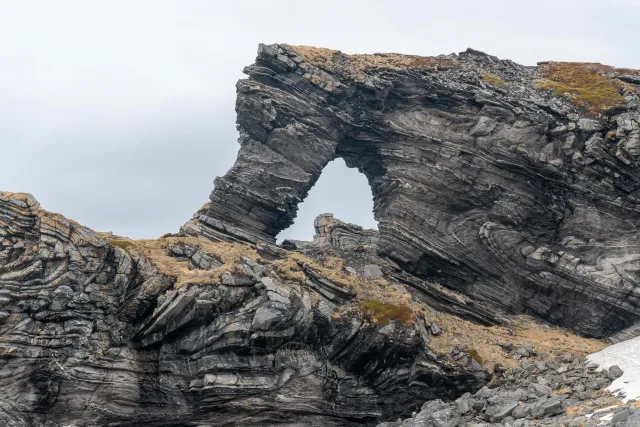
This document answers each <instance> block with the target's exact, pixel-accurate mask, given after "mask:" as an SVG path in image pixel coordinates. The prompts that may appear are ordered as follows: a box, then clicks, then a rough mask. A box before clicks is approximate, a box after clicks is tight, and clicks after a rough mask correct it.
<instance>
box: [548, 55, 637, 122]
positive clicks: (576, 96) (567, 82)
mask: <svg viewBox="0 0 640 427" xmlns="http://www.w3.org/2000/svg"><path fill="white" fill-rule="evenodd" d="M615 70H616V69H615V68H613V67H610V66H607V65H602V64H598V63H583V62H549V63H545V64H542V65H541V66H540V75H541V76H542V77H543V79H542V80H539V81H538V82H537V83H536V84H537V86H538V87H540V88H546V89H552V90H553V91H554V92H555V94H556V95H557V96H563V97H566V98H569V99H570V100H571V102H573V103H574V104H575V105H577V106H579V107H582V108H583V109H584V110H586V112H588V113H592V114H599V113H602V112H604V111H607V110H610V109H612V108H615V107H618V106H621V105H624V102H625V100H624V98H623V96H622V95H621V94H620V90H621V83H620V82H618V81H617V80H614V79H609V78H606V77H603V75H602V74H604V73H608V72H615Z"/></svg>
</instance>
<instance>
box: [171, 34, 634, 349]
mask: <svg viewBox="0 0 640 427" xmlns="http://www.w3.org/2000/svg"><path fill="white" fill-rule="evenodd" d="M244 71H245V73H246V74H247V75H248V76H249V78H248V79H245V80H241V81H239V82H238V85H237V92H238V97H237V103H236V111H237V113H238V119H237V123H238V129H239V132H240V138H239V142H240V151H239V154H238V158H237V160H236V163H235V165H234V166H233V167H232V168H231V170H230V171H229V172H228V173H227V174H226V175H225V176H224V177H221V178H217V179H216V181H215V189H214V191H213V192H212V194H211V197H210V203H209V204H208V205H207V206H206V207H204V208H203V209H202V210H201V211H200V212H198V213H197V214H196V216H195V218H194V219H193V220H192V221H190V222H189V223H187V224H186V225H185V227H183V232H185V233H187V234H195V235H204V236H207V237H208V238H213V239H239V240H244V241H250V242H257V241H266V242H273V241H274V237H275V236H276V235H277V234H278V233H279V232H280V231H281V230H282V229H284V228H286V227H288V226H289V225H290V224H291V223H292V222H293V219H294V218H295V214H296V210H297V205H298V203H300V202H301V201H302V200H303V199H304V198H305V196H306V195H307V193H308V191H309V190H310V189H311V187H312V186H313V184H314V183H315V182H316V180H317V179H318V177H319V176H320V173H321V171H322V169H323V168H324V166H325V165H326V164H327V163H328V162H329V161H331V160H332V159H334V158H335V157H342V158H344V159H345V161H346V162H347V165H348V166H350V167H357V168H358V169H359V170H361V171H362V172H363V173H364V174H365V175H366V176H367V179H368V181H369V183H370V185H371V189H372V193H373V197H374V215H375V218H376V220H377V221H378V223H379V230H380V239H379V242H378V253H379V254H380V255H381V256H383V257H385V258H387V259H389V260H391V261H392V262H393V263H395V265H397V266H398V267H399V268H400V269H402V270H404V271H406V272H409V273H411V274H414V275H417V276H419V277H422V278H435V279H437V280H440V281H442V282H443V283H444V284H446V285H447V286H450V287H452V288H455V289H457V290H459V291H462V292H465V293H468V294H472V295H473V297H474V299H475V300H476V301H478V302H481V303H486V304H489V305H491V306H493V307H494V308H495V309H497V310H498V311H500V310H505V311H512V312H526V313H531V314H536V315H539V316H542V317H544V318H546V319H549V320H551V321H553V322H556V323H559V324H563V325H566V326H569V327H572V328H574V329H576V330H578V331H580V332H581V333H584V334H587V335H593V336H600V337H601V336H607V335H609V334H611V333H613V332H615V331H617V330H620V329H623V328H625V327H628V326H630V325H632V324H633V323H635V322H636V321H637V320H638V318H639V317H640V309H639V307H640V302H639V300H638V297H639V296H640V288H639V287H638V284H640V233H639V232H638V230H639V229H640V203H639V202H638V199H637V198H636V197H635V196H634V194H637V193H638V190H639V189H640V180H639V179H638V178H637V177H638V176H639V175H638V152H636V151H634V150H633V149H629V147H630V146H631V147H634V146H635V145H634V144H636V142H637V128H638V125H637V123H638V120H639V119H638V113H637V112H636V111H635V108H636V107H635V105H636V104H634V102H636V101H633V99H637V96H636V97H635V98H633V99H631V97H630V98H629V104H628V106H627V108H626V110H625V112H623V113H621V114H619V115H618V116H611V117H610V118H609V119H608V120H595V119H594V118H592V117H589V116H587V115H585V113H584V111H582V110H577V109H576V107H575V106H572V105H571V104H569V103H568V102H566V101H563V100H562V99H559V98H553V99H549V98H548V93H547V92H543V91H541V90H540V89H539V88H538V87H537V86H536V84H535V80H536V79H537V78H539V72H540V71H539V69H537V68H536V67H524V66H520V65H517V64H514V63H513V62H511V61H501V60H498V59H497V58H495V57H491V56H488V55H486V54H483V53H481V52H476V51H473V50H468V51H467V52H463V53H461V54H460V55H454V56H450V57H447V58H443V57H439V58H418V57H407V56H398V55H395V56H394V55H370V56H367V55H352V56H349V55H343V54H341V53H340V52H336V51H328V50H322V49H311V48H291V47H290V46H286V45H272V46H264V45H261V47H260V50H259V52H258V57H257V58H256V62H255V64H253V65H251V66H249V67H246V68H245V70H244ZM487 75H490V76H494V77H496V76H500V77H496V78H497V79H498V80H495V79H494V80H490V81H492V82H493V83H491V84H489V83H487V79H486V76H487ZM503 79H504V80H503ZM545 96H546V97H547V98H545ZM630 96H631V95H630ZM636 103H637V102H636ZM612 132H613V133H612ZM634 132H635V133H634ZM611 135H619V139H618V140H617V143H616V141H611V140H610V141H611V142H607V139H606V138H607V137H610V136H611ZM634 141H636V142H634ZM610 143H613V145H610V146H608V145H607V144H610ZM616 144H617V145H616ZM616 147H617V148H616ZM616 150H617V151H616ZM614 171H615V174H614Z"/></svg>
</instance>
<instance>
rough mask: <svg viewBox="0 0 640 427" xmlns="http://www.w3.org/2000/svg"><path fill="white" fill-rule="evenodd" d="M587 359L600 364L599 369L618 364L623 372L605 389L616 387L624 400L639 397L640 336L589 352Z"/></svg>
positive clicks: (612, 390)
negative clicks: (595, 351) (622, 394)
mask: <svg viewBox="0 0 640 427" xmlns="http://www.w3.org/2000/svg"><path fill="white" fill-rule="evenodd" d="M587 359H588V360H589V361H591V362H594V363H597V364H598V365H600V367H599V369H601V368H606V369H608V368H609V367H611V366H613V365H618V366H619V367H620V369H622V370H623V371H624V374H623V375H622V376H621V377H620V378H618V379H616V380H615V381H614V382H613V383H612V384H611V385H610V386H609V387H607V389H608V390H609V391H610V392H612V393H613V392H615V391H616V390H618V389H619V390H620V391H622V393H624V395H625V398H624V401H625V402H626V401H628V400H629V399H638V398H640V337H636V338H633V339H630V340H627V341H623V342H621V343H618V344H614V345H612V346H609V347H607V348H605V349H603V350H600V351H599V352H597V353H593V354H590V355H589V356H587Z"/></svg>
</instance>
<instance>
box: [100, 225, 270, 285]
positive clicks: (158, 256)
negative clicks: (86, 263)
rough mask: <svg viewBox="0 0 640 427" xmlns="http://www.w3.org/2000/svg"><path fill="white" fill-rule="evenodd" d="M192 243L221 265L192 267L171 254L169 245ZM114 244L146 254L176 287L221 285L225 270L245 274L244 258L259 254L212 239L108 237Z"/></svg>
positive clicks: (236, 245)
mask: <svg viewBox="0 0 640 427" xmlns="http://www.w3.org/2000/svg"><path fill="white" fill-rule="evenodd" d="M179 242H181V243H192V244H196V245H198V246H200V248H201V250H202V251H204V252H205V253H207V254H210V255H213V256H214V257H215V258H217V259H219V260H220V261H222V263H223V264H222V265H221V266H220V267H218V268H215V269H212V270H189V268H188V266H187V263H186V262H184V261H181V260H178V259H177V258H175V257H173V256H170V255H169V246H171V245H172V244H174V243H179ZM109 244H111V245H112V246H115V247H118V248H120V249H123V250H125V251H127V252H131V251H136V252H138V253H140V254H141V255H143V256H144V257H146V258H147V259H148V260H149V261H150V262H151V263H152V264H153V265H154V266H155V267H156V268H157V269H158V271H159V272H160V274H162V275H164V276H167V277H172V278H174V279H175V285H174V287H175V288H179V287H182V286H187V285H189V284H203V285H207V284H210V285H217V284H220V282H221V278H222V275H223V274H224V273H225V272H229V273H243V271H242V267H241V264H240V262H241V260H242V258H244V257H247V258H250V259H252V260H254V261H256V260H258V259H259V258H260V257H259V256H258V253H257V252H256V250H255V249H253V247H251V246H250V245H244V244H239V243H223V242H211V241H208V240H202V239H198V238H195V237H165V238H163V239H157V240H129V239H112V240H109Z"/></svg>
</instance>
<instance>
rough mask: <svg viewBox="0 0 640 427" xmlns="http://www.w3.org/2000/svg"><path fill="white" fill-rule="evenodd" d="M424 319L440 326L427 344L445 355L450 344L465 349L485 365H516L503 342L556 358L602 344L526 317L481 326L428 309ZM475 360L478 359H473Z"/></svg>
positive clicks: (577, 353)
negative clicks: (508, 324) (507, 323)
mask: <svg viewBox="0 0 640 427" xmlns="http://www.w3.org/2000/svg"><path fill="white" fill-rule="evenodd" d="M425 319H426V321H427V322H429V323H431V322H435V323H436V324H437V325H438V326H440V327H441V328H442V329H443V331H444V332H443V333H442V334H441V335H439V336H435V337H432V338H431V342H430V343H429V347H430V348H431V349H432V350H433V351H435V352H436V353H439V354H441V355H443V356H446V355H447V354H448V353H449V352H450V351H451V349H452V348H453V347H457V348H460V349H464V350H467V351H468V352H469V354H470V355H471V357H473V358H474V360H476V358H475V357H474V355H473V354H472V352H473V353H475V354H476V355H477V357H478V358H479V359H480V360H482V361H483V362H478V363H482V364H484V365H485V366H486V367H487V368H489V369H491V368H492V367H493V365H495V364H496V363H497V364H500V365H502V366H505V367H516V366H518V365H519V363H520V362H519V361H518V360H515V359H510V358H508V357H507V355H506V354H505V353H504V350H503V349H502V348H501V347H500V344H504V343H506V342H507V341H509V342H511V343H513V345H514V346H515V347H516V348H517V347H518V346H520V345H521V344H524V343H531V344H533V345H534V347H535V349H536V352H537V353H538V354H540V355H548V356H550V357H551V358H558V357H560V356H562V354H564V353H571V354H574V355H576V356H580V357H582V356H586V355H587V354H590V353H594V352H596V351H598V350H601V349H603V348H604V347H606V344H605V343H604V342H602V341H599V340H596V339H590V338H583V337H580V336H578V335H574V334H572V333H570V332H568V331H566V330H564V329H560V328H555V327H549V328H548V329H545V328H543V326H542V325H541V324H540V323H538V322H536V321H535V320H534V319H533V318H532V317H529V316H523V315H520V316H513V317H512V318H511V319H512V320H513V322H514V323H513V324H512V325H511V327H510V328H507V327H504V326H482V325H478V324H476V323H473V322H470V321H467V320H464V319H461V318H459V317H457V316H454V315H452V314H448V313H440V312H431V313H427V314H426V315H425ZM476 361H478V360H476Z"/></svg>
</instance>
